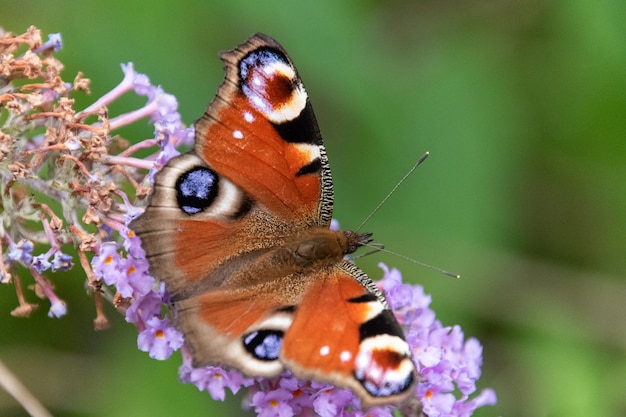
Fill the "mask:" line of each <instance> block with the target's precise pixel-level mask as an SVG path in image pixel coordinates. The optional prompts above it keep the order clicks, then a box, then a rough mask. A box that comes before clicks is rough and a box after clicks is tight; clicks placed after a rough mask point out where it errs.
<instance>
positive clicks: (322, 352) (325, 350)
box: [320, 346, 330, 356]
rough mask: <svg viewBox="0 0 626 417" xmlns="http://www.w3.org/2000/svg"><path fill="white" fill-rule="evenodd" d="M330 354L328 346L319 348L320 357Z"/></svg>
mask: <svg viewBox="0 0 626 417" xmlns="http://www.w3.org/2000/svg"><path fill="white" fill-rule="evenodd" d="M329 353H330V347H329V346H322V347H321V348H320V355H321V356H326V355H328V354H329Z"/></svg>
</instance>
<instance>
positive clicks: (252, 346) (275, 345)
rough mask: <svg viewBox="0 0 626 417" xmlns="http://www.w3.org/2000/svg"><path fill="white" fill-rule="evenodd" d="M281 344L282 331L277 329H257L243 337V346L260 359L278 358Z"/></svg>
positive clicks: (271, 359) (270, 359)
mask: <svg viewBox="0 0 626 417" xmlns="http://www.w3.org/2000/svg"><path fill="white" fill-rule="evenodd" d="M282 344H283V332H281V331H279V330H259V331H256V332H252V333H249V334H247V335H245V336H244V338H243V346H244V348H245V349H246V350H247V351H248V352H250V354H251V355H252V356H254V357H255V358H256V359H258V360H261V361H273V360H276V359H278V355H279V354H280V347H281V345H282Z"/></svg>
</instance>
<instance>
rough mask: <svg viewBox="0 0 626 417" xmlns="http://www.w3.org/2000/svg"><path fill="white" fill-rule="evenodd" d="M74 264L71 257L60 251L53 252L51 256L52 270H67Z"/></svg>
mask: <svg viewBox="0 0 626 417" xmlns="http://www.w3.org/2000/svg"><path fill="white" fill-rule="evenodd" d="M73 266H74V264H73V262H72V257H71V256H70V255H67V254H65V253H63V252H61V251H58V252H55V254H54V257H53V258H52V272H56V271H69V270H70V269H72V267H73Z"/></svg>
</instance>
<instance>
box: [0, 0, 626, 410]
mask: <svg viewBox="0 0 626 417" xmlns="http://www.w3.org/2000/svg"><path fill="white" fill-rule="evenodd" d="M625 21H626V2H623V1H621V0H614V1H610V0H571V1H547V0H527V1H510V0H482V1H478V0H467V1H443V0H428V1H410V0H406V1H400V0H397V1H373V0H369V1H345V2H337V1H332V0H322V1H317V2H313V1H304V2H299V3H296V2H280V1H274V0H271V1H269V0H266V1H263V2H258V1H241V2H235V1H232V0H229V1H191V0H182V1H181V0H179V1H157V0H153V1H152V2H130V1H127V0H124V1H122V0H118V1H98V2H96V1H91V2H89V1H82V2H76V1H71V0H65V1H60V0H47V1H31V0H19V1H15V0H11V1H8V0H0V26H2V27H4V29H5V30H10V31H14V32H19V33H21V32H23V31H25V30H26V28H27V27H28V26H29V25H31V24H34V25H37V26H38V27H39V28H41V29H42V30H43V31H44V32H45V33H52V32H61V33H62V35H63V39H64V49H63V50H62V51H61V52H60V53H59V54H58V56H59V57H60V58H61V59H62V60H63V62H64V63H65V65H66V70H65V73H64V74H65V78H66V79H69V80H71V79H72V78H73V76H74V74H75V73H76V72H77V71H83V72H84V73H85V75H86V76H87V77H88V78H91V79H92V84H91V88H92V95H91V97H87V98H86V99H85V100H84V103H85V104H84V105H86V104H87V103H89V102H90V101H91V100H94V99H95V98H97V97H99V96H100V95H101V94H103V93H105V92H106V91H108V89H110V88H111V87H113V86H114V85H116V84H117V82H119V80H120V79H121V77H122V74H121V71H120V68H119V64H120V63H124V62H128V61H132V62H134V63H135V68H136V69H137V70H138V71H140V72H144V73H146V74H148V75H149V76H150V78H151V80H152V81H153V82H154V83H156V84H161V85H162V86H163V87H164V89H165V90H166V91H167V92H170V93H172V94H174V95H175V96H176V97H177V98H178V100H179V103H180V111H181V113H182V116H183V119H184V121H185V122H186V123H188V124H191V123H193V121H194V120H195V119H196V118H198V117H199V116H200V115H201V113H202V112H203V111H204V109H205V106H206V104H207V102H208V101H209V100H210V99H211V98H212V97H213V95H214V94H215V89H216V86H217V85H218V84H219V83H220V82H221V81H222V76H223V75H222V63H221V62H220V61H219V59H218V58H217V52H218V51H220V50H225V49H231V48H232V47H234V46H235V45H237V44H239V43H241V42H243V41H244V40H245V39H246V38H247V37H248V36H249V35H250V34H252V33H254V32H257V31H262V32H265V33H268V34H270V35H272V36H274V37H275V38H277V39H278V40H279V41H280V42H281V43H282V44H283V45H284V46H285V48H286V49H287V50H288V51H289V53H290V55H291V57H292V58H293V59H294V61H295V62H296V64H297V65H298V69H299V72H300V75H301V76H302V77H303V79H304V82H305V85H306V87H307V90H308V92H309V95H310V96H311V99H312V102H313V104H314V107H315V110H316V113H317V117H318V121H319V124H320V127H321V129H322V132H323V134H324V137H325V140H326V145H327V149H328V153H329V155H330V160H331V166H332V169H333V174H334V181H335V191H336V212H335V217H336V218H337V219H339V220H340V222H341V224H342V226H343V227H344V228H350V227H356V226H357V225H358V224H360V222H361V220H362V219H364V218H365V216H366V215H367V214H368V213H369V212H370V211H371V210H372V208H373V207H374V206H375V205H376V204H377V203H378V202H379V201H380V200H381V198H382V197H383V196H384V195H385V194H386V193H387V192H388V191H389V190H390V189H391V187H392V186H393V184H394V183H395V182H396V181H397V179H399V178H400V177H401V176H402V175H403V174H404V173H405V172H406V170H407V169H408V168H409V167H410V166H411V165H412V163H413V162H414V161H415V160H416V159H417V158H418V157H419V156H420V155H421V154H422V153H423V152H424V151H427V150H428V151H430V152H431V157H430V158H429V159H428V161H427V162H426V163H425V164H424V165H423V166H422V167H420V168H419V169H418V170H417V172H416V173H415V174H414V175H413V176H412V177H411V178H410V179H409V181H408V182H407V183H406V184H405V185H403V187H402V188H400V190H399V191H398V192H397V193H396V194H395V195H394V196H393V197H392V198H391V200H390V201H389V202H388V204H386V205H385V206H384V207H383V208H382V209H381V210H380V212H379V213H378V214H377V215H376V216H375V217H374V218H373V219H372V220H371V222H369V223H368V225H367V226H366V227H365V229H367V230H368V231H373V232H375V237H376V238H377V241H379V242H383V243H384V244H385V245H386V247H387V248H388V249H390V250H394V251H396V252H399V253H401V254H403V255H407V256H410V257H413V258H415V259H418V260H420V261H423V262H427V263H430V264H433V265H436V266H440V267H443V268H446V269H450V270H453V271H455V272H458V273H460V274H461V275H462V276H463V277H462V279H461V280H458V281H455V280H453V279H449V278H446V277H444V276H442V275H440V274H438V273H436V272H433V271H431V270H428V269H424V268H421V267H418V266H415V265H413V264H411V263H409V262H406V261H403V260H402V259H400V258H399V257H395V256H392V255H389V254H384V253H379V254H376V255H374V256H370V257H367V258H366V259H363V260H362V262H360V265H361V266H362V267H363V268H364V269H365V270H366V271H369V273H370V275H372V276H374V277H376V276H378V270H377V267H376V264H377V263H378V262H380V261H384V262H386V263H387V264H388V265H390V266H397V267H399V268H400V269H401V271H402V272H403V274H404V277H405V279H406V280H408V281H411V282H415V283H421V284H423V285H424V287H425V289H426V292H428V293H431V294H432V295H433V307H434V309H435V311H436V312H437V314H438V316H439V318H440V319H441V320H442V321H443V323H444V324H446V325H452V324H455V323H458V324H460V325H461V326H462V328H463V329H464V331H465V333H466V335H467V336H474V337H477V338H478V339H480V341H481V342H482V343H483V345H484V367H483V376H482V378H481V380H480V386H481V387H493V388H494V389H495V390H496V392H497V394H498V397H499V402H498V405H497V406H495V407H485V408H482V409H480V410H479V411H478V412H476V413H475V416H533V417H537V416H566V417H576V416H616V417H618V416H625V415H626V395H625V394H624V392H625V390H626V355H625V353H626V306H625V304H626V280H625V277H626V251H625V249H626V25H625V24H624V22H625ZM133 100H134V101H133ZM141 102H142V101H141V100H136V99H129V100H128V101H127V102H123V103H122V104H121V105H119V107H113V108H111V109H110V110H111V113H112V114H116V112H119V111H122V110H123V109H124V106H128V107H126V108H131V106H137V105H138V104H139V103H141ZM79 107H80V106H79ZM121 133H122V134H123V135H124V136H125V137H127V138H129V139H143V138H146V137H149V136H150V135H151V133H152V132H151V129H150V127H149V126H148V125H147V123H146V125H145V126H142V125H141V123H140V124H139V126H138V127H136V128H135V129H134V130H130V129H127V130H125V131H123V132H121ZM25 281H26V280H25ZM54 283H55V284H56V285H57V288H58V294H59V295H61V296H62V297H63V298H64V299H65V300H66V301H67V302H68V306H69V314H68V315H67V316H66V317H64V318H62V319H59V320H57V319H49V318H48V317H47V315H46V313H47V309H48V306H47V305H46V304H45V303H42V305H41V307H40V309H39V310H38V311H37V312H36V313H35V314H34V316H33V317H32V318H30V319H17V318H13V317H11V316H10V314H9V312H10V311H11V310H12V309H13V308H14V307H15V306H16V305H17V301H16V300H15V294H14V291H13V289H12V288H11V287H8V286H6V287H0V359H2V361H4V363H5V364H7V365H8V366H9V367H10V368H11V369H12V370H13V371H14V372H15V373H16V374H17V375H18V376H19V377H20V378H21V379H22V380H23V382H24V383H25V384H26V385H27V386H28V387H29V388H30V389H31V390H32V391H33V392H34V394H35V395H36V396H37V397H38V398H40V399H41V400H42V401H43V403H44V404H45V405H46V406H47V407H49V409H50V410H52V411H53V413H54V414H55V415H57V416H122V415H123V416H151V417H158V416H173V415H185V416H209V415H241V414H243V412H242V411H240V408H239V401H240V398H238V397H233V396H232V395H229V401H227V402H226V403H218V402H214V401H212V400H211V399H210V398H209V396H208V395H207V394H206V393H200V392H198V391H197V390H196V388H195V387H193V386H191V385H183V384H180V383H178V382H177V367H178V365H179V363H180V359H179V357H178V356H176V357H174V358H172V359H171V360H169V361H166V362H157V361H154V360H151V359H149V358H148V355H147V354H145V353H143V352H139V351H138V350H137V349H136V331H135V329H134V328H133V327H132V326H130V325H128V324H126V323H125V322H124V321H123V319H122V318H121V317H120V316H119V315H118V314H117V313H116V312H115V311H114V309H113V308H111V307H110V306H107V307H108V309H107V313H108V316H109V318H110V319H111V321H112V327H111V329H109V330H107V331H104V332H97V333H96V332H94V331H93V330H92V319H93V317H94V308H93V301H92V299H91V297H90V296H88V295H86V293H85V291H84V287H83V282H82V280H81V278H80V277H79V276H78V275H70V274H66V275H59V276H57V277H54ZM30 296H31V301H34V295H33V294H32V293H31V294H30ZM0 415H2V416H24V415H26V414H25V412H24V411H22V410H21V409H20V408H19V407H18V406H17V405H16V404H15V403H14V402H13V400H12V399H11V398H10V397H9V396H8V395H6V393H4V392H2V391H0Z"/></svg>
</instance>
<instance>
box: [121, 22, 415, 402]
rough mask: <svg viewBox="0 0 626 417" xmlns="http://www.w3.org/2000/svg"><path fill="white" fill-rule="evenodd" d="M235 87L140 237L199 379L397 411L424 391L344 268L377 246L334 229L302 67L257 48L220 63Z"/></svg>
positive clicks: (204, 121)
mask: <svg viewBox="0 0 626 417" xmlns="http://www.w3.org/2000/svg"><path fill="white" fill-rule="evenodd" d="M220 57H221V59H222V60H223V61H224V63H225V71H226V75H225V79H224V82H223V84H222V85H221V86H220V87H219V89H218V92H217V95H216V96H215V98H214V99H213V101H212V102H211V103H210V104H209V105H208V108H207V110H206V112H205V113H204V115H203V116H202V117H201V118H200V119H199V120H198V121H197V122H196V123H195V147H194V149H193V150H191V151H190V152H188V153H185V154H182V155H180V156H178V157H175V158H173V159H171V160H170V161H169V162H168V163H167V164H166V165H165V166H164V167H163V169H162V170H161V171H160V172H159V173H158V174H157V175H156V177H155V180H154V189H153V193H152V195H151V197H150V200H149V203H148V206H147V207H146V209H145V212H144V213H143V214H142V215H141V216H140V217H139V218H138V219H136V220H134V221H133V222H132V224H131V229H133V230H134V232H135V233H136V234H137V235H138V236H139V237H140V238H141V240H142V245H143V248H144V250H145V252H146V258H147V260H148V262H149V264H150V271H151V273H152V274H153V275H154V276H155V277H157V278H159V279H160V280H162V281H163V282H165V286H166V289H167V290H168V292H169V293H170V295H171V302H172V304H173V307H174V309H175V312H176V324H177V326H178V328H179V329H180V330H181V331H182V333H183V334H184V337H185V342H186V344H187V346H188V348H189V350H190V352H191V354H192V357H193V365H194V366H196V367H199V366H205V365H212V364H220V365H225V366H228V367H232V368H236V369H239V370H240V371H242V372H243V373H245V374H247V375H249V376H264V377H272V376H275V375H277V374H279V373H280V372H282V371H283V370H285V369H287V370H289V371H291V372H292V373H293V374H294V375H295V376H297V377H299V378H302V379H309V380H315V381H319V382H328V383H332V384H334V385H336V386H339V387H344V388H349V389H351V390H352V391H353V392H354V393H355V394H356V395H357V396H358V397H359V398H360V399H361V404H362V406H363V407H371V406H374V405H380V404H391V403H398V402H401V401H404V400H406V399H407V398H408V397H410V396H411V395H412V394H413V392H414V387H415V384H416V382H417V379H418V374H417V372H416V368H415V365H414V363H413V361H412V357H411V349H410V347H409V345H408V344H407V342H406V340H405V337H404V334H403V331H402V328H401V327H400V325H399V324H398V322H397V320H396V318H395V317H394V315H393V313H392V312H391V310H390V308H389V305H388V304H387V301H386V299H385V296H384V294H383V293H382V292H381V291H380V290H379V289H378V288H377V287H376V285H375V284H374V283H373V282H372V281H371V280H370V278H369V277H368V276H367V275H366V274H365V273H364V272H363V271H361V270H360V269H359V268H357V267H356V266H355V265H354V264H353V263H351V262H350V261H348V260H346V259H344V258H345V255H347V254H351V253H353V252H354V251H356V250H357V249H358V248H359V247H361V246H363V245H366V244H367V243H369V242H370V241H371V234H368V233H357V232H353V231H337V230H331V229H330V223H331V218H332V212H333V183H332V178H331V172H330V168H329V165H328V158H327V155H326V150H325V148H324V143H323V141H322V137H321V135H320V131H319V128H318V125H317V121H316V118H315V115H314V113H313V108H312V107H311V103H310V101H309V98H308V95H307V93H306V90H305V89H304V86H303V84H302V80H301V79H300V77H299V75H298V72H297V70H296V67H295V66H294V64H293V63H292V61H291V59H290V58H289V56H288V55H287V52H285V50H284V49H283V48H282V46H281V45H280V44H278V42H276V41H275V40H274V39H272V38H270V37H268V36H266V35H263V34H256V35H254V36H252V37H251V38H249V39H248V40H247V41H246V42H245V43H243V44H242V45H240V46H238V47H237V48H235V49H234V50H232V51H228V52H224V53H222V54H221V55H220Z"/></svg>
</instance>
